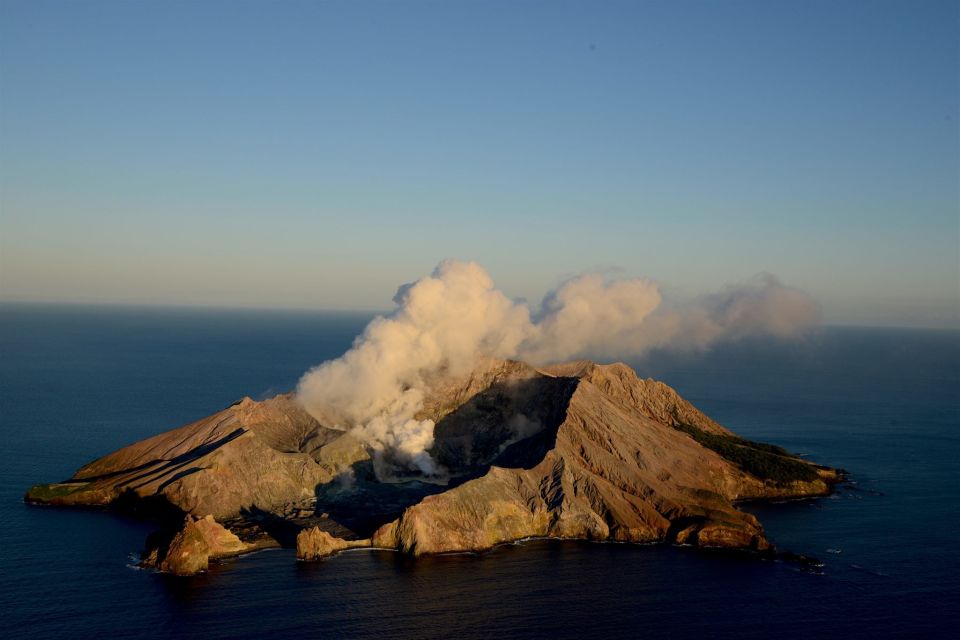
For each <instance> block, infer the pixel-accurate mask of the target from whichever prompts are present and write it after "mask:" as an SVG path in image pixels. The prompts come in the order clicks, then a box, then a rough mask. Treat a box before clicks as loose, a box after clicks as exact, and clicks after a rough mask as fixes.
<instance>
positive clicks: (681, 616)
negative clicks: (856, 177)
mask: <svg viewBox="0 0 960 640" xmlns="http://www.w3.org/2000/svg"><path fill="white" fill-rule="evenodd" d="M368 319H369V316H364V315H351V314H329V313H328V314H321V313H306V312H304V313H280V312H254V311H206V310H182V309H181V310H178V309H148V308H141V309H133V308H116V307H58V306H22V305H19V306H18V305H5V306H2V307H0V433H2V440H0V576H2V584H0V612H2V617H0V625H2V626H0V635H5V636H8V637H35V638H86V637H90V638H93V637H102V638H128V637H129V638H139V637H143V638H181V637H185V636H193V635H196V636H201V637H204V638H254V637H257V638H263V637H271V638H272V637H283V636H285V635H287V636H296V637H322V638H378V639H380V638H457V639H470V638H544V637H549V638H586V637H601V638H643V637H666V638H682V637H692V636H696V637H699V638H718V637H737V638H771V637H774V638H799V637H842V638H852V637H856V638H887V637H901V638H916V637H933V636H937V635H942V636H946V635H949V634H951V633H953V632H956V629H957V628H958V626H960V575H958V569H960V566H958V546H960V541H958V538H960V513H958V505H960V499H958V491H960V481H958V472H960V465H958V462H960V446H958V445H960V332H957V331H919V330H905V329H862V328H839V327H837V328H824V329H821V330H818V331H816V332H815V333H814V334H813V335H812V336H810V337H809V338H806V339H803V340H801V341H797V342H790V343H784V342H773V341H769V340H749V341H744V342H740V343H737V344H731V345H726V346H723V347H719V348H716V349H714V350H713V351H711V352H709V353H705V354H676V353H672V354H669V353H658V354H653V355H651V356H648V357H647V358H645V359H644V360H643V361H639V362H631V363H630V364H632V365H634V366H635V367H636V368H637V369H638V371H639V372H640V373H641V375H644V376H652V377H656V378H660V379H662V380H664V381H666V382H667V383H669V384H671V385H673V386H674V387H675V388H676V389H677V390H678V391H679V392H680V393H681V394H683V395H684V396H685V397H687V398H688V399H689V400H691V401H692V402H693V403H694V404H696V405H697V406H698V407H700V408H701V409H703V410H704V411H705V412H706V413H708V414H709V415H710V416H712V417H714V418H715V419H717V420H719V421H720V422H721V423H723V424H725V425H727V426H728V427H730V428H732V429H733V430H735V431H736V432H737V433H739V434H741V435H743V436H745V437H747V438H750V439H754V440H762V441H766V442H773V443H776V444H779V445H782V446H784V447H786V448H787V449H790V450H791V451H794V452H799V453H803V454H806V455H808V456H809V457H810V458H811V459H813V460H816V461H819V462H823V463H826V464H829V465H832V466H838V467H843V468H844V469H847V470H848V471H849V472H850V474H851V478H852V480H853V481H854V482H855V484H853V485H851V486H849V487H847V488H845V489H843V490H842V491H841V492H840V493H838V494H836V495H834V496H832V497H830V498H827V499H820V500H813V501H801V502H789V503H783V504H769V505H763V506H750V507H749V508H750V509H751V510H752V511H754V512H755V513H756V514H757V515H758V516H759V517H760V519H761V520H762V521H763V523H764V525H765V526H766V529H767V531H768V533H769V535H770V537H771V538H772V539H773V540H774V541H775V542H776V543H777V545H778V546H779V547H781V548H784V549H789V550H791V551H795V552H798V553H803V554H808V555H813V556H816V557H818V558H820V559H821V560H823V562H824V563H825V566H824V570H823V573H822V574H821V575H817V574H814V573H810V572H807V571H804V570H801V568H799V567H797V566H795V565H791V564H789V563H784V562H774V561H762V560H758V559H755V558H753V557H751V556H741V555H737V554H734V555H728V554H722V553H706V552H697V551H695V550H692V549H686V548H672V547H666V546H629V545H620V544H589V543H572V542H536V543H529V544H524V545H518V546H506V547H501V548H499V549H496V550H494V551H492V552H490V553H486V554H482V555H457V556H444V557H435V558H425V559H419V560H411V559H410V558H407V557H404V556H401V555H398V554H394V553H389V552H371V551H355V552H350V553H345V554H343V555H340V556H337V557H334V558H332V559H329V560H327V561H324V562H320V563H315V564H307V565H303V564H297V563H296V562H295V561H294V554H293V551H292V550H274V551H265V552H260V553H257V554H253V555H249V556H246V557H242V558H239V559H236V560H233V561H230V562H228V563H226V564H223V565H220V566H216V567H214V568H213V569H212V570H211V571H210V572H209V573H207V574H205V575H202V576H199V577H195V578H186V579H184V578H173V577H170V576H165V575H159V574H156V573H152V572H148V571H141V570H137V569H134V568H131V564H132V558H134V557H135V556H136V554H137V552H138V551H139V549H140V548H141V546H142V544H143V542H144V538H145V537H146V535H147V533H148V532H149V531H150V529H151V526H150V525H148V524H145V523H142V522H137V521H135V520H131V519H128V518H125V517H122V516H119V515H116V514H112V513H108V512H102V511H95V510H69V509H57V508H50V507H37V506H29V505H26V504H24V503H23V502H22V495H23V492H24V491H25V490H26V489H27V487H29V486H30V485H31V484H34V483H36V482H40V481H50V480H57V479H63V478H66V477H68V476H70V475H71V474H72V472H73V471H74V470H75V469H76V468H77V467H79V466H80V465H82V464H84V463H86V462H88V461H90V460H92V459H94V458H96V457H98V456H101V455H103V454H105V453H108V452H110V451H113V450H115V449H117V448H119V447H121V446H123V445H126V444H128V443H131V442H134V441H136V440H139V439H141V438H144V437H146V436H150V435H153V434H155V433H157V432H159V431H162V430H166V429H169V428H172V427H175V426H179V425H181V424H184V423H186V422H189V421H192V420H195V419H197V418H200V417H203V416H205V415H207V414H209V413H212V412H214V411H217V410H219V409H221V408H223V407H225V406H227V405H229V404H230V403H232V402H233V401H235V400H237V399H238V398H240V397H242V396H244V395H249V396H252V397H254V398H262V397H266V396H270V395H272V394H274V393H277V392H280V391H283V390H288V389H290V388H292V387H293V386H294V384H295V383H296V381H297V379H298V377H299V376H300V374H301V373H302V372H303V371H305V370H306V369H307V368H308V367H309V366H311V365H313V364H316V363H318V362H320V361H322V360H325V359H328V358H331V357H335V356H337V355H339V354H340V353H342V352H343V351H344V350H345V349H346V348H347V347H348V346H349V345H350V343H351V340H352V339H353V337H354V336H355V335H356V334H357V333H358V332H359V331H360V330H361V328H362V327H363V326H364V324H365V323H366V321H367V320H368Z"/></svg>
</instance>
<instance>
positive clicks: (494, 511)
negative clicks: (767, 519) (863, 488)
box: [25, 359, 843, 575]
mask: <svg viewBox="0 0 960 640" xmlns="http://www.w3.org/2000/svg"><path fill="white" fill-rule="evenodd" d="M417 417H418V419H427V418H429V419H431V420H433V421H434V423H435V427H434V432H433V443H432V446H431V448H430V450H429V453H430V456H431V458H432V459H433V460H435V461H436V463H437V464H438V466H439V468H442V469H443V470H444V473H443V475H442V476H435V475H434V476H426V475H420V476H418V475H417V474H416V473H414V472H410V473H409V474H406V475H400V476H395V477H384V475H383V474H382V473H378V469H377V467H376V462H377V460H376V456H375V455H374V452H372V451H371V450H370V447H368V446H366V445H365V443H364V441H363V440H362V439H360V438H358V437H357V434H356V433H355V432H354V431H353V430H350V429H343V428H338V427H337V425H333V424H322V423H321V421H319V420H317V419H316V418H314V417H313V416H312V415H311V414H309V413H307V412H306V411H305V410H304V409H303V407H302V406H300V404H299V403H298V402H297V399H296V396H295V394H281V395H278V396H276V397H273V398H270V399H268V400H264V401H261V402H257V401H254V400H252V399H250V398H244V399H243V400H241V401H239V402H237V403H235V404H233V405H231V406H229V407H227V408H225V409H223V410H222V411H220V412H218V413H215V414H213V415H211V416H209V417H207V418H204V419H202V420H199V421H197V422H194V423H192V424H188V425H186V426H183V427H180V428H178V429H174V430H172V431H168V432H166V433H162V434H159V435H157V436H154V437H152V438H148V439H146V440H143V441H141V442H137V443H135V444H132V445H130V446H127V447H124V448H122V449H120V450H118V451H116V452H114V453H111V454H109V455H107V456H104V457H102V458H100V459H98V460H95V461H93V462H91V463H89V464H87V465H85V466H83V467H81V468H80V469H79V470H78V471H77V472H76V473H75V474H74V475H73V476H72V477H71V478H69V479H68V480H65V481H63V482H56V483H50V484H39V485H36V486H34V487H32V488H30V489H29V490H28V491H27V493H26V496H25V500H26V501H27V502H30V503H42V504H49V505H64V506H81V505H82V506H103V507H109V508H114V509H122V510H125V511H128V512H132V513H136V514H140V515H142V516H144V517H150V518H154V519H156V520H157V521H158V522H159V523H160V528H159V530H158V531H157V532H156V533H155V534H152V535H151V536H150V537H149V538H148V540H147V543H146V549H145V551H144V552H143V557H142V563H143V565H144V566H147V567H153V568H156V569H159V570H161V571H166V572H170V573H173V574H178V575H190V574H194V573H197V572H201V571H204V570H205V569H207V568H208V566H209V563H210V562H211V561H216V560H219V559H222V558H226V557H230V556H235V555H238V554H242V553H247V552H249V551H252V550H255V549H261V548H265V547H271V546H272V547H276V546H282V547H295V548H296V553H297V558H298V559H299V560H301V561H311V560H317V559H320V558H323V557H326V556H328V555H331V554H334V553H337V552H339V551H342V550H345V549H350V548H364V547H370V548H383V549H392V550H396V551H399V552H403V553H407V554H412V555H414V556H419V555H423V554H441V553H451V552H464V551H483V550H487V549H491V548H493V547H495V546H497V545H501V544H504V543H510V542H515V541H520V540H526V539H538V538H557V539H581V540H594V541H621V542H632V543H654V542H661V543H670V544H678V545H691V546H696V547H702V548H723V549H744V550H751V551H754V552H757V553H761V554H770V553H772V552H773V546H772V545H771V543H770V542H769V541H768V539H767V537H766V536H765V534H764V530H763V527H762V526H761V524H760V522H758V520H757V519H756V518H755V517H754V516H753V515H751V514H749V513H746V512H745V511H743V510H741V509H739V508H738V506H737V505H738V503H740V502H741V501H746V500H765V499H788V498H803V497H812V496H824V495H828V494H829V493H830V492H831V491H832V490H833V487H834V486H835V485H836V484H837V483H838V482H840V481H841V480H842V477H843V472H842V471H841V470H838V469H833V468H829V467H826V466H822V465H819V464H814V463H812V462H809V461H807V460H804V459H801V458H799V457H797V456H795V455H792V454H791V453H789V452H787V451H786V450H784V449H782V448H781V447H778V446H774V445H769V444H763V443H758V442H753V441H750V440H746V439H744V438H741V437H739V436H737V435H735V434H734V433H732V432H731V431H729V430H728V429H726V428H724V427H723V426H721V425H720V424H718V423H717V422H715V421H713V420H712V419H710V418H709V417H707V416H706V415H704V414H703V413H702V412H700V411H699V410H698V409H696V408H695V407H694V406H693V405H691V404H690V403H689V402H687V401H686V400H684V399H683V398H681V397H680V396H679V395H678V394H677V392H676V391H674V390H673V389H672V388H670V387H669V386H667V385H666V384H664V383H663V382H659V381H656V380H652V379H642V378H640V377H638V376H637V374H636V373H635V372H634V371H633V369H631V368H630V367H629V366H627V365H625V364H621V363H616V364H595V363H593V362H589V361H576V362H568V363H564V364H559V365H552V366H547V367H539V368H538V367H534V366H531V365H529V364H526V363H524V362H519V361H513V360H493V359H487V360H484V361H482V362H481V363H480V364H479V365H478V366H477V367H476V368H475V369H474V370H472V371H471V372H469V373H468V374H466V375H460V376H451V377H449V378H447V379H444V380H442V381H436V383H435V384H432V385H431V386H430V388H429V392H428V394H427V395H426V397H425V399H424V402H423V408H422V409H421V411H420V415H418V416H417Z"/></svg>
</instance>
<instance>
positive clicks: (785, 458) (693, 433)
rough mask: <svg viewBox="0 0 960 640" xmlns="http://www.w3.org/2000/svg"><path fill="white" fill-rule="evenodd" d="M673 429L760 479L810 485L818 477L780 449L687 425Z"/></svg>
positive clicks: (807, 466)
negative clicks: (800, 482)
mask: <svg viewBox="0 0 960 640" xmlns="http://www.w3.org/2000/svg"><path fill="white" fill-rule="evenodd" d="M674 429H677V430H678V431H683V432H684V433H685V434H687V435H688V436H690V437H691V438H693V439H694V440H696V441H697V442H699V443H700V444H702V445H703V446H705V447H706V448H708V449H710V450H712V451H716V452H717V453H718V454H720V455H721V456H723V457H724V458H726V459H727V460H729V461H730V462H733V463H734V464H736V465H738V466H739V467H740V468H741V469H743V470H744V471H746V472H747V473H749V474H751V475H754V476H756V477H758V478H760V479H761V480H772V481H773V482H775V483H777V484H787V483H790V482H796V481H797V480H800V481H802V482H811V481H813V480H816V479H817V478H818V477H819V475H818V474H817V471H816V469H814V468H813V467H811V466H810V465H808V464H807V463H805V462H802V461H800V460H797V459H796V458H794V457H793V456H791V455H790V453H789V452H787V450H786V449H784V448H783V447H778V446H776V445H772V444H764V443H762V442H753V441H751V440H747V439H745V438H740V437H738V436H728V435H720V434H716V433H710V432H708V431H704V430H703V429H700V428H698V427H694V426H693V425H689V424H678V425H675V426H674Z"/></svg>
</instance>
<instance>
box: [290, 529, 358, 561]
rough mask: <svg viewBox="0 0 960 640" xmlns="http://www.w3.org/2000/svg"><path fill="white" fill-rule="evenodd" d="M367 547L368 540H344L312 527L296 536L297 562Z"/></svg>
mask: <svg viewBox="0 0 960 640" xmlns="http://www.w3.org/2000/svg"><path fill="white" fill-rule="evenodd" d="M369 546H370V540H344V539H343V538H338V537H336V536H332V535H330V534H329V533H327V532H326V531H324V530H323V529H321V528H320V527H317V526H314V527H311V528H309V529H304V530H303V531H301V532H300V533H299V534H297V560H307V561H309V560H319V559H321V558H326V557H327V556H330V555H333V554H334V553H337V552H339V551H343V550H345V549H354V548H358V547H369Z"/></svg>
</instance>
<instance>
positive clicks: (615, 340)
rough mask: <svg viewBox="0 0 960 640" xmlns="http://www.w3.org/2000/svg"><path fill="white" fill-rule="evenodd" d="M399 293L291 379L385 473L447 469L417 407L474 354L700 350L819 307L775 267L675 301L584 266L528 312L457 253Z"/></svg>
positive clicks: (793, 326)
mask: <svg viewBox="0 0 960 640" xmlns="http://www.w3.org/2000/svg"><path fill="white" fill-rule="evenodd" d="M394 302H395V303H396V304H397V308H396V309H395V310H394V311H393V312H392V313H391V314H389V315H388V316H381V317H378V318H376V319H374V320H373V321H372V322H371V323H370V324H369V325H367V327H366V329H365V330H364V332H363V334H362V335H361V336H359V337H357V339H356V340H355V341H354V344H353V347H352V348H351V349H350V350H349V351H347V352H346V353H345V354H343V355H342V356H341V357H339V358H337V359H336V360H330V361H328V362H324V363H323V364H321V365H319V366H318V367H316V368H314V369H312V370H310V371H309V372H307V373H306V374H305V375H304V376H303V378H301V380H300V384H299V386H298V388H297V397H298V399H299V401H300V402H301V404H302V405H303V406H304V407H305V408H306V410H307V411H308V412H310V413H311V414H312V415H314V416H315V417H317V418H318V419H319V420H321V422H324V423H325V424H329V425H331V426H334V425H336V426H339V427H341V428H344V429H350V430H352V432H353V433H354V434H355V435H357V436H358V437H359V438H360V439H361V440H362V441H363V442H364V443H365V444H366V445H367V446H368V447H369V449H370V450H371V452H372V453H373V457H374V462H375V465H376V469H377V473H378V475H379V476H380V477H381V479H386V478H389V477H392V476H395V475H397V474H398V473H400V472H401V471H402V470H411V471H415V472H419V473H420V474H422V475H423V476H427V477H442V476H443V475H444V470H443V469H441V468H439V467H438V465H437V464H436V462H435V461H434V460H433V459H432V458H431V456H430V454H429V449H430V447H431V446H432V445H433V427H434V424H433V421H432V420H418V419H416V417H415V416H416V414H417V413H418V412H419V411H420V409H421V408H422V407H423V401H424V394H425V393H426V392H427V390H428V386H429V383H430V380H431V379H435V377H436V376H437V375H439V374H444V375H459V374H463V373H467V372H468V371H469V370H470V369H472V368H473V367H474V365H475V364H476V363H477V361H478V360H479V359H481V358H484V357H494V358H520V359H523V360H527V361H530V362H533V363H537V364H543V363H547V362H555V361H560V360H566V359H570V358H575V357H587V356H589V357H602V358H623V357H629V356H637V355H640V354H642V353H644V352H646V351H648V350H649V349H652V348H705V347H708V346H709V345H711V344H713V343H715V342H718V341H722V340H730V339H736V338H741V337H743V336H746V335H751V334H772V335H776V336H784V337H786V336H791V335H794V334H796V333H798V332H800V331H801V330H803V329H804V328H806V327H808V326H810V325H811V324H812V323H814V322H816V320H817V318H818V316H819V311H818V307H817V305H816V303H815V302H814V301H813V300H812V299H811V298H810V297H809V296H808V295H806V294H805V293H803V292H801V291H799V290H797V289H792V288H790V287H786V286H784V285H782V284H780V283H779V282H778V281H777V280H776V278H774V277H773V276H770V275H763V276H759V277H757V278H755V279H754V280H752V281H750V282H748V283H746V284H743V285H740V286H735V287H729V288H727V289H726V290H725V291H723V292H720V293H717V294H712V295H708V296H704V297H702V298H699V299H697V300H694V301H692V302H688V303H686V304H678V305H674V304H670V303H668V302H665V301H664V300H663V298H662V296H661V295H660V291H659V289H658V287H657V285H656V284H655V283H654V282H652V281H650V280H645V279H629V280H613V281H610V280H607V279H605V278H604V277H603V276H600V275H594V274H591V275H584V276H580V277H578V278H574V279H572V280H568V281H567V282H565V283H564V284H562V285H561V286H560V287H558V288H557V289H556V290H555V291H553V292H551V293H550V294H548V295H547V296H546V298H545V299H544V301H543V304H542V307H541V309H540V311H539V313H537V315H536V316H535V317H534V318H531V314H530V310H529V308H528V307H527V306H526V304H522V303H518V302H514V301H512V300H510V299H509V298H507V297H506V296H505V295H504V294H503V293H501V292H500V291H498V290H497V289H495V288H494V286H493V281H492V280H491V278H490V276H489V275H488V274H487V272H486V271H485V270H484V269H483V267H481V266H480V265H479V264H477V263H475V262H460V261H455V260H448V261H445V262H442V263H440V265H438V266H437V268H436V269H435V270H434V272H433V273H432V274H431V275H430V276H429V277H426V278H422V279H420V280H418V281H417V282H414V283H412V284H408V285H404V286H402V287H400V289H399V291H398V292H397V295H396V297H395V298H394Z"/></svg>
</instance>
